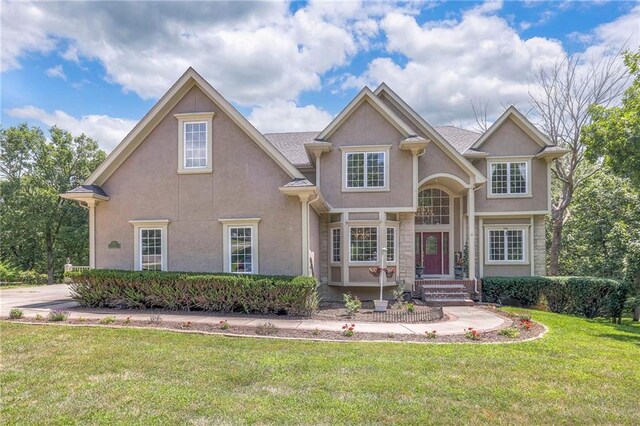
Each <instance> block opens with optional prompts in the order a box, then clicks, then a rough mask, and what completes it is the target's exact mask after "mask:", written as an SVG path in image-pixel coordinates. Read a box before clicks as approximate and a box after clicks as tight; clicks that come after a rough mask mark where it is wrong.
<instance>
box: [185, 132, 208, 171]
mask: <svg viewBox="0 0 640 426" xmlns="http://www.w3.org/2000/svg"><path fill="white" fill-rule="evenodd" d="M184 167H185V168H199V167H207V123H206V122H189V123H184Z"/></svg>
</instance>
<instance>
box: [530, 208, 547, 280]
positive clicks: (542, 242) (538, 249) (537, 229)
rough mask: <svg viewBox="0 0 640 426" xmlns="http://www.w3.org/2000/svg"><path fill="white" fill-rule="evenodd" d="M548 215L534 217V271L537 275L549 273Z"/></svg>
mask: <svg viewBox="0 0 640 426" xmlns="http://www.w3.org/2000/svg"><path fill="white" fill-rule="evenodd" d="M545 222H546V216H544V215H539V216H534V217H533V253H534V262H533V271H534V273H535V274H536V275H546V274H547V247H546V246H547V233H546V228H545V226H546V223H545Z"/></svg>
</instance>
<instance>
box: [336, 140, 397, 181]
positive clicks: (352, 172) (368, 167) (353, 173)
mask: <svg viewBox="0 0 640 426" xmlns="http://www.w3.org/2000/svg"><path fill="white" fill-rule="evenodd" d="M371 148H372V149H371V150H368V149H367V150H363V149H362V148H352V147H346V148H345V151H346V152H345V153H344V158H343V161H344V167H343V168H344V182H343V190H345V191H367V190H387V189H388V187H389V182H388V180H389V175H388V172H389V171H388V169H387V167H388V165H387V161H388V157H389V151H388V148H387V147H386V146H385V147H383V148H384V150H380V151H378V150H375V149H374V147H371Z"/></svg>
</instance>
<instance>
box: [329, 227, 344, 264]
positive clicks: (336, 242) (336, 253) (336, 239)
mask: <svg viewBox="0 0 640 426" xmlns="http://www.w3.org/2000/svg"><path fill="white" fill-rule="evenodd" d="M340 236H341V235H340V228H333V229H332V230H331V250H332V251H331V261H332V262H335V263H339V262H340V259H341V256H340V254H341V253H340V244H341V243H342V241H341V238H340Z"/></svg>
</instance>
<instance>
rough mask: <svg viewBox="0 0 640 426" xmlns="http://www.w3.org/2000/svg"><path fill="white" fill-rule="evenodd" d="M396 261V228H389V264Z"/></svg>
mask: <svg viewBox="0 0 640 426" xmlns="http://www.w3.org/2000/svg"><path fill="white" fill-rule="evenodd" d="M395 261H396V228H390V227H389V228H387V262H395Z"/></svg>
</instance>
